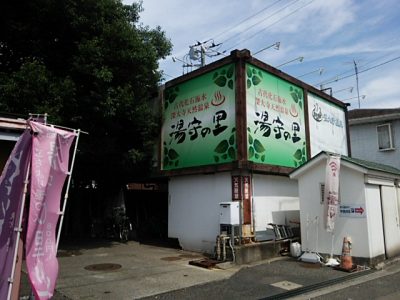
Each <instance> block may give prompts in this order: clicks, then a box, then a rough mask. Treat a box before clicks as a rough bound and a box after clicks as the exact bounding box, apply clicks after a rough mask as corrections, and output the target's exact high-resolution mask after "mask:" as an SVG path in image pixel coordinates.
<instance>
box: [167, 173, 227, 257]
mask: <svg viewBox="0 0 400 300" xmlns="http://www.w3.org/2000/svg"><path fill="white" fill-rule="evenodd" d="M231 187H232V183H231V174H230V173H218V174H212V175H193V176H184V177H172V178H171V179H170V182H169V199H168V236H169V237H171V238H178V239H179V242H180V244H181V246H182V248H183V249H186V250H192V251H198V252H205V253H214V246H215V239H216V236H217V235H218V234H219V203H220V202H227V201H232V189H231Z"/></svg>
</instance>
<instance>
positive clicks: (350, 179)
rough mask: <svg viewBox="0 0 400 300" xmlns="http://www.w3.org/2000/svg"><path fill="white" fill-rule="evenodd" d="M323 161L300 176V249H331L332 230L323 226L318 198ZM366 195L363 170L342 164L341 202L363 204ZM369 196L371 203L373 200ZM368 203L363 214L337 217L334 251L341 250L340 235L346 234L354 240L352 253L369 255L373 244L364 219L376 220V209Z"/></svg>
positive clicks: (334, 252) (319, 250)
mask: <svg viewBox="0 0 400 300" xmlns="http://www.w3.org/2000/svg"><path fill="white" fill-rule="evenodd" d="M325 164H326V162H325V161H324V160H323V161H321V162H320V164H319V165H318V166H316V167H315V168H312V169H311V170H309V172H306V173H304V174H303V176H301V178H300V179H299V196H300V218H301V237H302V249H303V251H306V250H309V251H316V252H319V253H327V254H329V253H330V252H331V245H332V234H331V233H328V232H326V230H325V224H324V205H323V204H321V202H320V200H321V195H320V183H324V180H325ZM371 197H372V195H371V196H370V198H371ZM365 198H366V195H365V185H364V174H362V173H360V172H356V171H354V170H352V169H349V168H346V167H344V166H343V165H342V167H341V171H340V199H341V204H342V205H346V204H351V205H358V204H360V205H365ZM372 198H373V197H372ZM372 198H371V203H372V201H375V200H376V199H372ZM377 201H379V199H378V200H377ZM371 203H369V206H367V207H366V210H367V212H366V213H367V217H366V218H351V217H340V216H338V217H337V219H336V222H335V232H334V234H335V235H334V243H333V254H334V255H340V254H341V252H342V245H343V238H344V237H345V236H349V237H351V238H352V242H353V245H352V247H353V248H352V255H353V256H358V257H370V255H371V251H372V249H371V248H373V247H372V246H371V245H370V243H374V242H375V241H374V240H370V239H369V234H371V233H369V232H368V229H369V225H368V222H367V220H368V218H369V217H370V216H372V219H374V220H376V218H377V216H378V215H379V211H376V210H374V209H373V208H374V207H373V206H372V204H371ZM375 204H376V203H375ZM307 237H308V238H307ZM373 251H374V253H378V252H379V249H375V248H373Z"/></svg>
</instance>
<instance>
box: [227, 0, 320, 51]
mask: <svg viewBox="0 0 400 300" xmlns="http://www.w3.org/2000/svg"><path fill="white" fill-rule="evenodd" d="M297 1H299V0H296V1H295V2H293V3H292V4H294V3H296V2H297ZM314 1H315V0H311V1H310V2H308V3H306V4H304V5H303V6H301V7H299V8H297V9H295V10H294V11H292V12H291V13H289V14H287V15H285V16H283V17H281V18H280V19H278V20H276V21H275V22H273V23H272V24H270V25H268V26H266V27H264V28H263V29H261V30H259V31H257V32H256V33H254V34H253V35H251V36H250V37H248V38H246V39H244V40H242V41H240V42H239V43H236V44H235V45H233V46H232V47H230V48H228V49H226V50H225V51H228V50H230V49H232V48H235V47H236V46H238V45H240V44H241V43H243V42H245V41H248V40H250V39H252V38H253V37H255V36H256V35H257V34H259V33H261V32H263V31H265V30H266V29H268V28H270V27H272V26H273V25H275V24H276V23H278V22H280V21H282V20H284V19H286V18H287V17H289V16H291V15H293V14H295V13H296V12H298V11H299V10H301V9H303V8H304V7H306V6H308V5H310V4H311V3H312V2H314ZM292 4H290V5H292ZM290 5H287V6H285V7H284V8H282V9H280V10H279V11H278V12H280V11H282V10H283V9H285V8H287V7H288V6H290ZM271 16H272V15H271ZM255 25H258V23H257V24H255Z"/></svg>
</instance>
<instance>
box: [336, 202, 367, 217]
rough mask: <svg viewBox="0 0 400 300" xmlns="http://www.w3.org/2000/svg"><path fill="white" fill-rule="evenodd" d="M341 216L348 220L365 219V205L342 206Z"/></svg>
mask: <svg viewBox="0 0 400 300" xmlns="http://www.w3.org/2000/svg"><path fill="white" fill-rule="evenodd" d="M340 216H341V217H347V218H365V217H366V212H365V205H360V204H348V205H340Z"/></svg>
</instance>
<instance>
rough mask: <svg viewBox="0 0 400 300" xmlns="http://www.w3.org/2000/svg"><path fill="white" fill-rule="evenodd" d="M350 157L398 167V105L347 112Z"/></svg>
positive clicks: (399, 119)
mask: <svg viewBox="0 0 400 300" xmlns="http://www.w3.org/2000/svg"><path fill="white" fill-rule="evenodd" d="M348 118H349V132H350V144H351V153H352V156H353V157H356V158H360V159H365V160H369V161H374V162H377V163H382V164H387V165H391V166H393V167H396V168H398V169H400V150H399V149H400V108H392V109H390V108H389V109H354V110H351V111H349V112H348Z"/></svg>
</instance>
